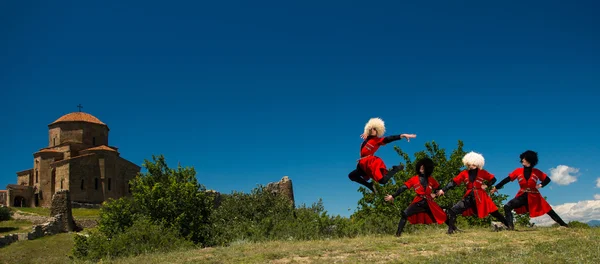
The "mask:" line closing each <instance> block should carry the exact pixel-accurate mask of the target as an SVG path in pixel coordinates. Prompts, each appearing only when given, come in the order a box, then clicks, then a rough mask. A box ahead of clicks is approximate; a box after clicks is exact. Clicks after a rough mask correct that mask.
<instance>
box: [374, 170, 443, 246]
mask: <svg viewBox="0 0 600 264" xmlns="http://www.w3.org/2000/svg"><path fill="white" fill-rule="evenodd" d="M434 166H435V165H434V163H433V160H431V159H430V158H423V159H421V160H419V161H418V162H417V165H416V166H415V169H416V173H417V175H415V176H413V177H412V178H410V179H409V180H408V181H406V182H405V183H404V184H403V185H402V186H400V188H398V190H397V191H396V192H395V193H394V194H392V195H387V196H386V197H385V198H384V199H385V200H386V201H388V202H394V198H396V197H398V195H400V194H401V193H402V192H404V191H406V190H407V189H414V190H415V192H416V193H417V196H415V198H414V199H413V201H412V203H411V204H410V205H409V206H408V207H407V208H406V210H404V211H402V212H401V218H400V222H399V223H398V231H396V236H401V235H402V230H404V226H405V225H406V221H407V220H408V221H409V222H410V223H411V224H413V225H415V224H432V223H437V224H442V223H444V222H446V219H447V217H446V213H445V212H444V210H442V208H441V207H440V206H439V205H438V204H437V203H436V202H435V201H434V200H433V198H435V191H437V190H438V188H439V187H440V184H439V183H438V182H437V181H436V180H435V179H434V178H433V177H432V176H431V174H432V173H433V169H434Z"/></svg>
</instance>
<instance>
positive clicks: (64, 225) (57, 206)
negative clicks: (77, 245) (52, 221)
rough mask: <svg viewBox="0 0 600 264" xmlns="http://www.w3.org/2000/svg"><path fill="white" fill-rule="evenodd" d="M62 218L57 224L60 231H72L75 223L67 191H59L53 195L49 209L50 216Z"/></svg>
mask: <svg viewBox="0 0 600 264" xmlns="http://www.w3.org/2000/svg"><path fill="white" fill-rule="evenodd" d="M58 215H61V216H62V219H60V220H61V221H60V222H59V225H60V230H61V231H67V232H70V231H74V230H75V221H74V220H73V214H72V210H71V196H70V193H69V191H68V190H61V191H58V192H56V193H55V194H54V197H53V198H52V207H50V216H51V217H56V216H58Z"/></svg>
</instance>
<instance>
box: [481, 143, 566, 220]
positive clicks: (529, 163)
mask: <svg viewBox="0 0 600 264" xmlns="http://www.w3.org/2000/svg"><path fill="white" fill-rule="evenodd" d="M519 158H520V159H521V164H523V168H518V169H515V170H514V171H513V172H511V173H510V174H509V175H508V177H506V178H504V179H503V180H502V181H500V182H499V183H498V184H497V185H496V186H494V188H493V189H492V190H491V191H490V192H491V193H494V192H496V190H498V189H501V188H502V187H503V186H504V185H505V184H507V183H508V182H509V181H511V182H512V181H514V180H517V179H518V180H519V186H520V187H521V189H519V192H517V195H516V196H515V198H513V199H512V200H510V201H509V202H508V203H506V205H504V214H505V215H506V220H508V224H509V225H508V229H510V230H514V229H515V226H514V223H513V214H512V210H513V209H514V210H515V212H516V213H517V214H525V213H529V217H531V218H534V217H538V216H542V215H545V214H548V215H549V216H550V218H552V220H554V221H555V222H556V223H558V224H559V225H561V226H563V227H568V225H567V223H565V221H563V220H562V219H561V218H560V216H558V214H557V213H556V212H555V211H554V210H553V209H552V207H550V205H549V204H548V202H546V199H544V197H543V196H542V195H541V194H540V191H539V189H540V188H543V187H544V186H546V185H548V183H550V177H548V175H546V173H544V172H542V171H540V170H538V169H536V168H534V167H535V165H537V163H538V155H537V153H536V152H534V151H531V150H527V151H525V152H523V153H521V155H520V156H519ZM538 180H539V181H541V183H539V184H538Z"/></svg>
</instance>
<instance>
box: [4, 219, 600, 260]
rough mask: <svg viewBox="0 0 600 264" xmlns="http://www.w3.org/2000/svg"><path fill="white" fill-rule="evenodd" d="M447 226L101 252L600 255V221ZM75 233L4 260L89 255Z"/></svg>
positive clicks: (291, 256) (228, 256)
mask: <svg viewBox="0 0 600 264" xmlns="http://www.w3.org/2000/svg"><path fill="white" fill-rule="evenodd" d="M443 227H444V226H440V227H439V228H437V227H436V228H434V227H432V228H428V229H423V230H417V231H414V232H411V233H406V234H405V235H403V237H400V238H397V237H394V236H386V235H373V236H359V237H356V238H341V239H331V240H312V241H270V242H259V243H250V242H244V241H237V242H235V243H233V244H232V245H231V246H229V247H211V248H197V249H188V250H181V251H174V252H170V253H152V254H143V255H140V256H137V257H128V258H121V259H116V260H114V261H110V260H103V261H102V262H103V263H367V262H368V263H600V228H571V229H562V228H534V229H526V228H521V229H519V230H517V231H501V232H492V231H491V230H490V229H484V228H470V229H466V230H465V232H463V233H459V234H456V235H452V236H449V235H446V234H444V231H445V229H444V228H443ZM72 245H73V234H61V235H57V236H52V237H45V238H42V239H39V240H33V241H22V242H17V243H15V244H13V245H11V246H9V247H6V248H2V249H0V263H48V264H49V263H84V262H79V261H75V262H74V261H73V260H71V259H70V258H69V255H70V254H71V252H70V250H71V247H72Z"/></svg>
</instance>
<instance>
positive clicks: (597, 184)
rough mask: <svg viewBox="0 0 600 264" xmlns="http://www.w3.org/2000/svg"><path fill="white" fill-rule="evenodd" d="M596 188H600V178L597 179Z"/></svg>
mask: <svg viewBox="0 0 600 264" xmlns="http://www.w3.org/2000/svg"><path fill="white" fill-rule="evenodd" d="M596 188H600V178H598V179H596Z"/></svg>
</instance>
